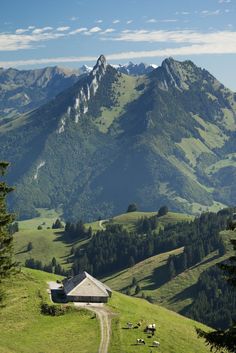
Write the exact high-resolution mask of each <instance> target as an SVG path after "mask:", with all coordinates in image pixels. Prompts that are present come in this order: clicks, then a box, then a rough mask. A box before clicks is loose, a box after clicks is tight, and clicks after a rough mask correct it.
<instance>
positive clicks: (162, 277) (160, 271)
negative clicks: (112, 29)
mask: <svg viewBox="0 0 236 353" xmlns="http://www.w3.org/2000/svg"><path fill="white" fill-rule="evenodd" d="M144 280H145V281H148V282H150V284H148V285H146V286H144V287H142V289H144V290H154V289H156V288H158V287H160V286H162V285H163V284H165V283H166V282H167V281H168V280H169V278H168V273H167V271H166V265H163V266H161V267H158V268H155V269H154V270H153V272H152V274H151V275H150V276H147V277H146V278H145V279H144Z"/></svg>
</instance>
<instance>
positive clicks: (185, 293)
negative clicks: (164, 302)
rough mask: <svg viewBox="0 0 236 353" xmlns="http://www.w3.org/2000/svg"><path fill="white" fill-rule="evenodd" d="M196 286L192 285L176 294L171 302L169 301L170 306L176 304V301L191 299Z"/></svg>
mask: <svg viewBox="0 0 236 353" xmlns="http://www.w3.org/2000/svg"><path fill="white" fill-rule="evenodd" d="M196 289H197V286H196V284H193V285H192V286H189V287H187V288H185V289H184V290H182V292H179V293H178V294H176V295H174V296H173V297H172V298H171V300H170V301H169V302H170V303H171V304H173V303H176V302H178V301H182V300H185V299H192V298H193V297H194V293H195V292H196Z"/></svg>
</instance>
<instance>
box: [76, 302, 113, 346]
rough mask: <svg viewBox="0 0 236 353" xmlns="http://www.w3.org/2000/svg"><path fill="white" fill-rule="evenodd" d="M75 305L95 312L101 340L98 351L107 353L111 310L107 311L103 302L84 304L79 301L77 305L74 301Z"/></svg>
mask: <svg viewBox="0 0 236 353" xmlns="http://www.w3.org/2000/svg"><path fill="white" fill-rule="evenodd" d="M75 306H78V307H83V308H85V309H87V310H90V311H92V312H94V313H95V314H96V316H97V317H98V318H99V321H100V326H101V342H100V346H99V350H98V353H108V347H109V342H110V337H111V317H112V312H111V311H109V309H108V308H106V307H105V306H104V305H103V304H89V305H88V304H84V305H81V303H80V304H79V305H78V304H77V303H75Z"/></svg>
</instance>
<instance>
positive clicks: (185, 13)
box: [175, 11, 190, 16]
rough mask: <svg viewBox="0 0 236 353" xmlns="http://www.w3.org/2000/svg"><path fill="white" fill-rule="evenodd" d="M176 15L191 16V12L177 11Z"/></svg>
mask: <svg viewBox="0 0 236 353" xmlns="http://www.w3.org/2000/svg"><path fill="white" fill-rule="evenodd" d="M175 14H176V15H183V16H187V15H190V12H188V11H180V12H179V11H177V12H176V13H175Z"/></svg>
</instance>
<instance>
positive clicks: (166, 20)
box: [158, 18, 178, 23]
mask: <svg viewBox="0 0 236 353" xmlns="http://www.w3.org/2000/svg"><path fill="white" fill-rule="evenodd" d="M158 22H163V23H171V22H178V20H176V19H168V18H167V19H165V20H160V21H158Z"/></svg>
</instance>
